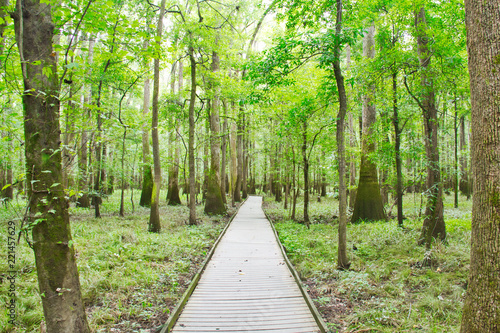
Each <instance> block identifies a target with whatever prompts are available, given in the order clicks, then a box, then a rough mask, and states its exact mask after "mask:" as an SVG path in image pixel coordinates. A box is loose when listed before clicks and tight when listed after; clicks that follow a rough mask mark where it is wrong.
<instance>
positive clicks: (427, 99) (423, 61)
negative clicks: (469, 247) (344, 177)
mask: <svg viewBox="0 0 500 333" xmlns="http://www.w3.org/2000/svg"><path fill="white" fill-rule="evenodd" d="M415 28H416V33H417V44H418V56H419V59H420V67H421V89H422V93H421V96H422V101H421V102H419V103H420V107H421V109H422V114H423V118H424V132H425V139H424V140H425V152H426V159H427V179H426V195H427V205H426V208H425V219H424V223H423V226H422V233H421V235H420V239H419V244H425V245H426V247H427V248H430V247H431V244H432V242H433V240H434V239H440V240H444V239H445V238H446V226H445V223H444V217H443V186H442V183H441V171H440V168H439V146H438V135H439V133H438V112H437V108H436V102H435V99H436V98H435V93H434V84H433V79H432V76H431V74H430V73H429V72H430V70H431V68H430V63H431V52H430V50H429V46H428V43H429V38H428V37H427V33H426V29H427V22H426V19H425V9H424V8H423V7H422V8H420V10H418V11H417V12H416V13H415Z"/></svg>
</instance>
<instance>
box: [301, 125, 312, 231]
mask: <svg viewBox="0 0 500 333" xmlns="http://www.w3.org/2000/svg"><path fill="white" fill-rule="evenodd" d="M302 162H303V163H304V223H305V225H306V226H307V228H309V224H310V222H309V159H308V158H307V121H304V123H303V124H302Z"/></svg>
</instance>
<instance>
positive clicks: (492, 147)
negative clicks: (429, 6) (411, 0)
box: [461, 0, 500, 333]
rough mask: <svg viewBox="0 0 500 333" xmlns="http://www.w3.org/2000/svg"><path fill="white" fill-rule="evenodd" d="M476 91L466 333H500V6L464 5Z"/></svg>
mask: <svg viewBox="0 0 500 333" xmlns="http://www.w3.org/2000/svg"><path fill="white" fill-rule="evenodd" d="M465 18H466V19H465V22H466V27H467V50H468V52H469V74H470V87H471V128H472V147H473V149H471V151H472V168H473V174H474V195H473V197H472V200H473V204H472V237H471V261H470V262H471V266H470V273H469V283H468V287H467V294H466V296H465V301H464V309H463V315H462V328H461V332H462V333H471V332H472V333H475V332H478V333H479V332H481V333H495V332H499V331H500V274H499V272H500V132H499V130H498V128H499V124H500V104H499V103H498V101H499V91H500V76H499V75H498V73H499V71H500V34H499V32H500V2H498V1H497V0H485V1H471V0H466V1H465Z"/></svg>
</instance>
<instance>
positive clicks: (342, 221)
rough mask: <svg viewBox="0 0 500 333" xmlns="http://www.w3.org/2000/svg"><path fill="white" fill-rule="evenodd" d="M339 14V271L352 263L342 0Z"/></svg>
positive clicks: (335, 65)
mask: <svg viewBox="0 0 500 333" xmlns="http://www.w3.org/2000/svg"><path fill="white" fill-rule="evenodd" d="M336 9H337V13H336V22H335V35H336V37H337V42H336V43H337V44H336V45H335V60H334V62H333V70H334V74H335V82H336V84H337V91H338V95H339V112H338V114H337V134H336V136H337V156H338V157H337V158H338V169H339V236H338V256H337V267H338V268H339V269H349V267H350V266H351V263H350V262H349V260H348V259H347V188H346V180H345V165H346V163H345V142H344V122H345V115H346V113H347V96H346V92H345V84H344V76H343V75H342V70H341V68H340V52H341V44H340V35H341V33H342V0H337V8H336Z"/></svg>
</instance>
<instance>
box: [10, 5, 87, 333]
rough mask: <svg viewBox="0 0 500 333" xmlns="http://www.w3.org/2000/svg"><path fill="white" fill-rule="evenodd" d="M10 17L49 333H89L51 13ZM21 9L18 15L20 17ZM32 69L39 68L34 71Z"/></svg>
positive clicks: (25, 11)
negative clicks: (65, 163)
mask: <svg viewBox="0 0 500 333" xmlns="http://www.w3.org/2000/svg"><path fill="white" fill-rule="evenodd" d="M16 8H17V11H16V12H15V13H13V14H12V16H13V17H14V20H15V31H16V39H17V44H18V48H19V51H20V58H21V67H22V74H23V79H24V91H25V92H31V91H36V92H38V93H37V94H32V93H28V94H24V95H23V96H22V98H23V106H24V135H25V140H26V141H25V156H26V178H27V183H28V184H30V186H28V197H29V202H28V206H29V210H28V211H29V215H28V216H27V218H28V221H26V222H27V223H28V227H32V228H33V229H32V234H33V250H34V253H35V262H36V268H37V274H38V286H39V294H40V295H41V297H42V306H43V311H44V316H45V321H46V324H47V331H48V332H75V333H82V332H90V329H89V326H88V323H87V318H86V315H85V308H84V305H83V302H82V297H81V292H80V282H79V278H78V270H77V267H76V259H75V249H74V247H73V241H72V239H71V231H70V224H69V214H68V206H69V203H68V201H67V199H65V194H64V188H63V187H62V184H61V183H62V167H61V166H62V165H61V164H62V157H61V150H60V148H61V146H60V134H61V130H60V125H59V107H60V101H59V97H58V96H59V79H58V77H57V63H56V61H55V57H54V56H53V54H54V53H53V49H52V40H53V32H54V24H53V23H52V17H51V8H50V6H49V5H48V4H46V3H40V2H39V1H38V0H34V1H33V0H19V1H18V2H17V4H16ZM21 8H22V11H21ZM35 63H39V64H38V65H35Z"/></svg>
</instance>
